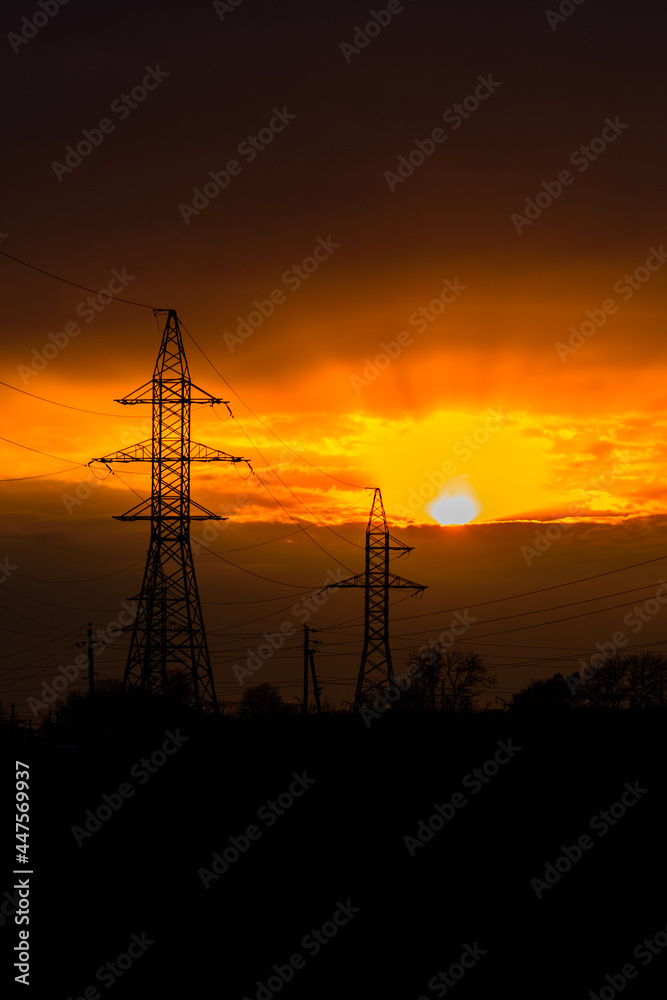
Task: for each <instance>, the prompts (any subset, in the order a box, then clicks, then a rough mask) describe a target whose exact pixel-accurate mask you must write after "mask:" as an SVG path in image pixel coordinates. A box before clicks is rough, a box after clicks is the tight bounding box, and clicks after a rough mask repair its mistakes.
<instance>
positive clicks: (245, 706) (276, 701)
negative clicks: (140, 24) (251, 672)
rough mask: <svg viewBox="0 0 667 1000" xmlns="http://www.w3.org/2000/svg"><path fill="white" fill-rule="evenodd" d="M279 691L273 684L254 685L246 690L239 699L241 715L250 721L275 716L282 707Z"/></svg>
mask: <svg viewBox="0 0 667 1000" xmlns="http://www.w3.org/2000/svg"><path fill="white" fill-rule="evenodd" d="M283 704H284V702H283V698H282V695H281V694H280V691H279V690H278V688H277V687H275V686H274V685H273V684H267V683H264V684H256V685H255V686H254V687H250V688H246V690H245V691H244V692H243V696H242V698H241V715H242V716H246V717H248V718H251V719H257V718H260V717H261V716H266V715H275V714H276V713H277V712H280V710H281V709H282V707H283Z"/></svg>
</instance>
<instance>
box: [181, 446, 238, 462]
mask: <svg viewBox="0 0 667 1000" xmlns="http://www.w3.org/2000/svg"><path fill="white" fill-rule="evenodd" d="M190 461H191V462H231V463H237V462H249V459H247V458H239V457H237V456H236V455H230V454H228V453H227V452H226V451H220V449H219V448H210V447H209V446H208V445H207V444H199V442H197V441H192V442H191V443H190Z"/></svg>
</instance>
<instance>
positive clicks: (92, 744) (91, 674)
mask: <svg viewBox="0 0 667 1000" xmlns="http://www.w3.org/2000/svg"><path fill="white" fill-rule="evenodd" d="M76 645H77V646H87V647H88V754H89V760H90V781H91V785H92V788H93V792H96V791H97V740H96V737H97V719H96V715H95V707H96V706H95V660H94V653H93V650H94V648H95V647H96V646H101V647H103V646H104V645H105V643H103V642H93V625H92V622H88V634H87V637H86V641H85V642H77V643H76ZM50 715H51V713H49V718H50Z"/></svg>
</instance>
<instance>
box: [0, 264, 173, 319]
mask: <svg viewBox="0 0 667 1000" xmlns="http://www.w3.org/2000/svg"><path fill="white" fill-rule="evenodd" d="M0 254H2V256H3V257H9V259H10V260H14V261H16V263H17V264H22V265H23V267H29V268H30V270H31V271H39V273H40V274H45V275H46V276H47V278H54V279H55V280H56V281H62V282H63V284H65V285H72V286H73V287H74V288H80V289H82V291H84V292H92V293H93V295H99V292H100V289H99V288H97V289H96V288H88V286H87V285H79V284H78V283H77V282H76V281H69V280H68V279H67V278H61V277H60V275H58V274H53V273H52V272H51V271H45V270H44V269H43V268H41V267H36V266H35V265H34V264H29V263H28V262H27V261H25V260H21V259H20V258H19V257H14V256H12V254H10V253H7V251H6V250H0ZM104 295H106V296H108V297H109V298H110V299H115V301H116V302H124V303H125V304H126V305H128V306H138V307H139V308H140V309H151V310H152V311H153V312H166V311H167V310H165V309H161V308H158V307H157V306H149V305H146V303H145V302H133V301H132V299H122V298H121V297H120V296H119V295H113V294H112V293H111V292H107V291H105V292H104Z"/></svg>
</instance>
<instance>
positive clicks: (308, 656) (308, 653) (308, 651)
mask: <svg viewBox="0 0 667 1000" xmlns="http://www.w3.org/2000/svg"><path fill="white" fill-rule="evenodd" d="M311 632H317V629H316V628H313V627H312V626H308V625H304V626H303V704H302V706H301V714H302V715H303V716H304V718H305V717H306V716H307V715H308V668H309V667H310V672H311V676H312V681H313V693H314V695H315V704H316V706H317V714H318V716H319V715H321V714H322V706H321V705H320V691H321V690H322V689H321V688H320V686H319V685H318V683H317V675H316V673H315V660H314V658H313V649H312V646H314V645H316V644H317V639H313V640H312V645H311V641H310V633H311Z"/></svg>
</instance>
